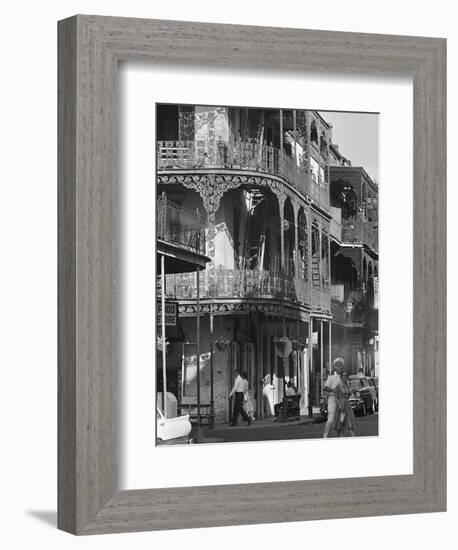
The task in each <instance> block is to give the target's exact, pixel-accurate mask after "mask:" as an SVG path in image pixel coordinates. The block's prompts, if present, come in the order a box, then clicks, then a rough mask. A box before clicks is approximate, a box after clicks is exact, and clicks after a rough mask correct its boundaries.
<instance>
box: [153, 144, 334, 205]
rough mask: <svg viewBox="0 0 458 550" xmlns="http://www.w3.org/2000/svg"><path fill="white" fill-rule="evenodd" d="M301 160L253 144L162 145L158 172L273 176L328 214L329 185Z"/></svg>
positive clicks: (158, 149) (269, 147)
mask: <svg viewBox="0 0 458 550" xmlns="http://www.w3.org/2000/svg"><path fill="white" fill-rule="evenodd" d="M298 164H299V159H296V158H295V157H294V156H290V155H287V154H286V153H285V152H284V151H280V150H279V149H276V148H275V147H272V146H270V145H264V144H261V143H259V142H258V141H257V140H253V141H241V140H230V141H222V140H218V141H205V140H202V141H159V142H158V144H157V168H158V170H184V169H189V170H198V169H212V168H214V169H231V170H247V171H254V172H262V173H267V174H273V175H276V176H280V177H282V178H284V179H285V180H286V181H287V182H288V183H289V184H290V185H291V186H292V187H294V188H295V189H297V190H299V191H301V192H302V193H304V194H305V195H307V196H308V197H310V198H311V199H312V200H313V201H314V202H315V203H316V204H318V205H319V206H320V207H321V208H323V209H325V210H327V211H329V185H328V183H327V182H325V181H317V180H316V178H315V175H314V174H313V173H310V174H308V173H307V170H306V168H305V167H303V166H299V165H298Z"/></svg>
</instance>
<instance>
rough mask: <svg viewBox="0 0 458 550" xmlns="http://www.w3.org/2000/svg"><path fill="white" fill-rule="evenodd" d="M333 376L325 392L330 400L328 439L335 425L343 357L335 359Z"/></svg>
mask: <svg viewBox="0 0 458 550" xmlns="http://www.w3.org/2000/svg"><path fill="white" fill-rule="evenodd" d="M332 366H333V374H330V375H329V376H328V378H327V380H326V382H325V384H324V388H323V391H324V393H325V394H326V395H327V398H328V418H327V420H326V424H325V426H324V432H323V437H324V438H327V437H328V436H329V430H330V429H331V427H332V425H333V423H334V415H335V413H336V408H337V402H336V388H337V386H339V384H340V382H341V379H340V373H341V372H342V370H343V367H344V360H343V359H342V358H341V357H337V358H336V359H334V361H333V363H332Z"/></svg>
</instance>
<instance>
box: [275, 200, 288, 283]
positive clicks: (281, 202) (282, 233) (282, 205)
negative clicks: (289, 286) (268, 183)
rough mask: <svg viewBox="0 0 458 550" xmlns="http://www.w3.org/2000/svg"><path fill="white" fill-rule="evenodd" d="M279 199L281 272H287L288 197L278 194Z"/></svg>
mask: <svg viewBox="0 0 458 550" xmlns="http://www.w3.org/2000/svg"><path fill="white" fill-rule="evenodd" d="M276 195H277V199H278V210H279V212H280V266H281V269H280V271H281V272H282V273H284V272H285V229H284V225H285V223H284V222H285V217H284V216H285V212H284V209H285V201H286V195H285V194H284V193H276Z"/></svg>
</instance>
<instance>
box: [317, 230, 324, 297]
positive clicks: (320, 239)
mask: <svg viewBox="0 0 458 550" xmlns="http://www.w3.org/2000/svg"><path fill="white" fill-rule="evenodd" d="M318 258H319V262H318V265H319V267H320V308H322V307H323V272H324V270H323V227H322V225H321V223H320V225H319V227H318Z"/></svg>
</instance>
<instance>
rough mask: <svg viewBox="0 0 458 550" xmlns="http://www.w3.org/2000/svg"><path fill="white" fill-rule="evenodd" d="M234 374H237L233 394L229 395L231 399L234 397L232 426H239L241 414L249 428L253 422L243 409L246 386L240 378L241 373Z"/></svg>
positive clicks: (235, 372)
mask: <svg viewBox="0 0 458 550" xmlns="http://www.w3.org/2000/svg"><path fill="white" fill-rule="evenodd" d="M234 374H235V381H234V387H233V388H232V390H231V393H230V394H229V397H234V406H233V410H232V422H231V426H237V422H238V420H239V414H241V415H242V418H243V419H244V420H245V421H246V423H247V426H249V425H250V424H251V422H252V420H251V419H250V417H249V416H248V415H247V413H246V412H245V409H244V408H243V400H244V397H245V388H246V384H245V381H244V380H243V378H242V377H241V376H240V373H239V371H238V370H235V371H234Z"/></svg>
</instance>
